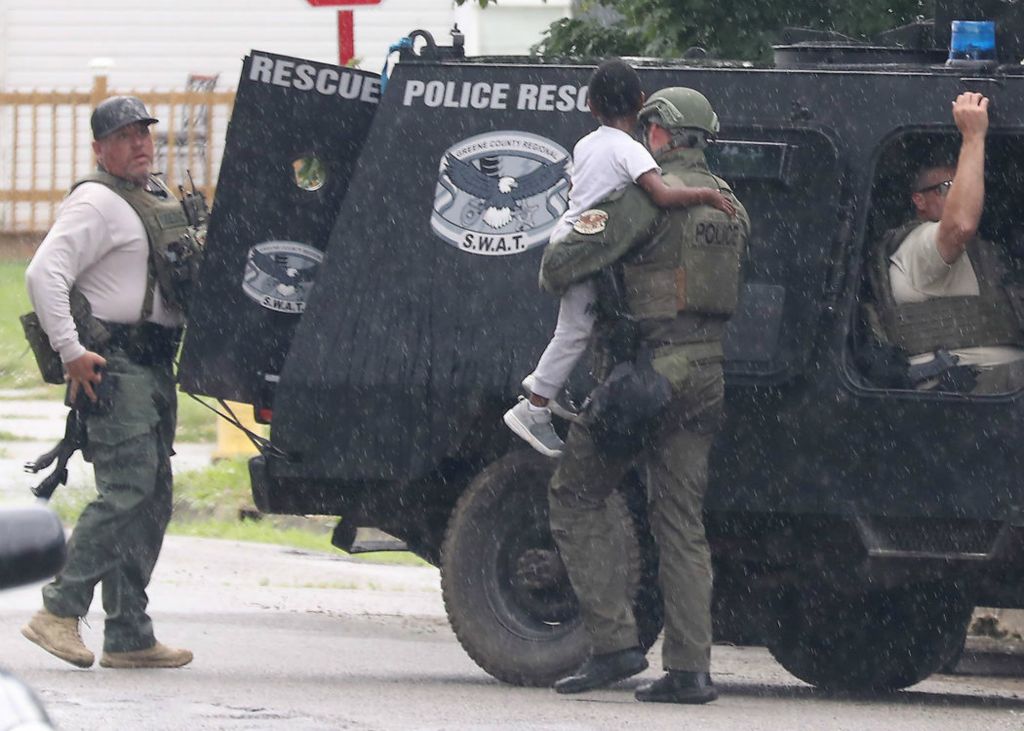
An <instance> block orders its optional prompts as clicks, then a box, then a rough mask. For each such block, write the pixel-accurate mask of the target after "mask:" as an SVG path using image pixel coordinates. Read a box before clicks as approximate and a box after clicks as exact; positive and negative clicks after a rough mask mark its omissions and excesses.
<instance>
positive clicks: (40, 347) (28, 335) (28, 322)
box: [18, 287, 110, 385]
mask: <svg viewBox="0 0 1024 731" xmlns="http://www.w3.org/2000/svg"><path fill="white" fill-rule="evenodd" d="M68 302H69V305H70V308H71V317H72V318H73V319H74V321H75V327H76V328H77V329H78V338H79V340H80V341H81V343H82V345H84V346H85V347H86V348H87V349H89V350H94V351H96V352H100V351H101V350H102V348H103V347H104V346H105V345H106V343H107V341H108V340H109V339H110V334H109V333H108V332H107V330H106V328H104V326H103V323H101V322H100V321H99V320H97V319H96V318H95V317H93V316H92V307H91V306H90V305H89V300H87V299H86V298H85V295H83V294H82V293H81V292H80V291H79V290H78V289H77V288H76V287H72V288H71V291H70V292H68ZM18 319H20V320H21V329H22V330H23V331H24V333H25V339H26V340H28V345H29V347H30V348H31V349H32V355H34V356H35V358H36V365H37V366H39V375H41V376H42V377H43V380H44V381H46V382H47V383H52V384H55V385H59V384H62V383H64V364H63V363H62V362H61V359H60V355H59V354H58V353H57V351H55V350H54V349H53V348H52V347H51V346H50V338H49V336H48V335H47V334H46V331H45V330H43V326H42V325H41V324H40V322H39V316H38V315H37V314H36V313H35V312H29V313H27V314H24V315H22V316H21V317H20V318H18Z"/></svg>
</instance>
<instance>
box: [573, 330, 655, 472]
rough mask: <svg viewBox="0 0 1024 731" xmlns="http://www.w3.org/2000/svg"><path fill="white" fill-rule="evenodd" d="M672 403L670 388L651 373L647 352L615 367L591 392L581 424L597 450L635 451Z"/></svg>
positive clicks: (649, 358)
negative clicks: (588, 433)
mask: <svg viewBox="0 0 1024 731" xmlns="http://www.w3.org/2000/svg"><path fill="white" fill-rule="evenodd" d="M671 400H672V384H671V383H670V382H669V380H668V379H667V378H666V377H665V376H663V375H661V374H660V373H658V372H657V371H656V370H654V366H653V365H652V364H651V353H650V351H649V350H646V349H643V350H641V352H640V354H639V355H638V357H636V358H634V359H633V360H630V361H625V362H622V363H619V364H618V365H616V366H615V367H614V368H612V371H611V374H609V376H608V377H607V378H606V379H605V380H604V381H603V382H602V383H601V385H599V386H598V387H597V388H595V389H594V390H593V392H592V393H591V394H590V398H589V399H588V405H587V407H586V409H585V411H584V414H583V423H584V425H585V426H586V427H587V429H588V431H589V432H590V435H591V437H592V438H593V440H594V443H595V444H596V445H597V446H598V448H600V449H602V450H606V451H610V452H614V451H625V452H628V451H635V450H636V449H638V448H639V447H640V446H641V445H642V443H643V441H644V438H645V437H646V436H647V435H648V434H649V432H650V430H651V427H652V426H653V425H654V423H655V420H656V419H657V417H658V416H659V415H660V414H661V412H662V411H664V409H665V407H666V406H667V405H668V404H669V402H671Z"/></svg>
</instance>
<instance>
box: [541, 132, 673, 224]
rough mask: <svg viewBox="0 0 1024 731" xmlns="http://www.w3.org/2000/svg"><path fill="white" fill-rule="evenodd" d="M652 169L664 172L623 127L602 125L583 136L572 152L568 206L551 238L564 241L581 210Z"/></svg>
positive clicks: (592, 205)
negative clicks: (621, 128) (616, 127)
mask: <svg viewBox="0 0 1024 731" xmlns="http://www.w3.org/2000/svg"><path fill="white" fill-rule="evenodd" d="M651 170H657V171H659V172H660V171H661V168H660V167H658V163H656V162H655V161H654V158H653V157H652V156H651V153H650V152H648V151H647V148H646V147H644V146H643V145H642V144H640V143H639V142H637V141H636V140H635V139H633V137H631V136H630V135H628V134H626V133H625V132H623V131H622V130H620V129H615V128H614V127H608V126H605V125H601V126H600V127H598V128H597V129H595V130H594V131H593V132H591V133H590V134H588V135H586V136H584V137H582V138H580V141H579V142H577V143H576V147H574V148H573V151H572V187H571V188H570V189H569V207H568V208H566V209H565V213H563V214H562V217H561V218H559V219H558V223H556V224H555V227H554V229H553V230H552V232H551V240H552V241H561V240H562V239H563V238H565V237H566V236H568V235H569V231H571V230H572V225H573V224H574V223H576V221H578V220H579V217H580V214H581V213H583V212H584V211H586V210H588V209H590V208H593V207H594V206H595V205H596V204H598V203H600V202H601V201H603V200H604V199H605V198H607V197H608V196H610V195H611V194H612V193H615V192H616V191H619V190H622V189H623V188H625V187H626V186H627V185H629V184H631V183H634V182H636V179H637V178H639V177H640V176H641V175H643V174H644V173H646V172H649V171H651Z"/></svg>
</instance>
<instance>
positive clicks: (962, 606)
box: [768, 582, 972, 691]
mask: <svg viewBox="0 0 1024 731" xmlns="http://www.w3.org/2000/svg"><path fill="white" fill-rule="evenodd" d="M782 606H783V607H784V609H783V611H782V612H781V613H780V616H779V630H780V631H779V632H778V634H777V635H776V636H775V637H773V638H772V639H771V640H770V642H769V646H768V649H769V650H770V651H771V653H772V655H773V656H774V657H775V659H776V660H778V661H779V663H780V664H781V665H782V666H783V667H784V668H786V670H788V671H789V672H791V673H792V674H793V675H795V676H796V677H798V678H800V679H801V680H804V681H806V682H808V683H810V684H811V685H815V686H818V687H820V688H828V689H833V690H853V691H862V690H896V689H899V688H906V687H907V686H910V685H913V684H914V683H917V682H920V681H921V680H924V679H925V678H927V677H928V676H929V675H931V674H932V673H934V672H935V671H937V670H938V669H939V668H940V667H942V665H943V664H944V663H946V662H948V661H949V659H950V658H951V657H952V656H953V655H954V654H955V653H956V651H957V649H958V647H959V646H960V644H961V642H962V640H963V636H964V631H965V628H966V625H967V622H968V621H969V619H970V616H971V611H972V604H971V602H970V601H969V600H968V599H967V597H966V595H965V593H964V592H963V591H962V589H961V588H960V587H958V586H957V585H955V584H951V583H942V582H938V583H931V584H922V585H912V586H905V587H899V588H895V589H887V590H880V591H863V592H860V593H854V594H850V593H843V592H839V591H836V590H835V589H827V588H822V587H819V588H817V589H808V588H806V587H804V588H802V589H798V590H792V591H791V592H790V593H789V596H788V597H787V598H785V599H783V600H782Z"/></svg>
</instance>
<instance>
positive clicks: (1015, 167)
mask: <svg viewBox="0 0 1024 731" xmlns="http://www.w3.org/2000/svg"><path fill="white" fill-rule="evenodd" d="M958 150H959V135H957V134H956V133H955V131H952V130H951V131H949V132H942V133H937V132H934V131H927V132H923V131H910V132H906V133H904V134H902V135H900V136H898V137H897V138H895V139H893V140H891V141H890V142H889V143H888V144H887V145H885V146H884V147H883V148H882V150H881V152H880V154H879V156H878V160H877V162H876V165H875V177H874V181H873V184H872V197H871V210H870V213H869V219H868V226H867V234H866V236H865V242H864V258H863V263H864V266H863V269H862V281H861V285H860V286H861V297H860V301H859V304H858V307H857V311H856V312H855V313H854V317H855V322H854V325H853V327H852V329H851V332H852V336H851V343H850V345H851V347H850V350H851V352H852V354H853V363H854V370H855V371H856V375H857V377H858V378H860V379H861V380H862V385H864V386H866V387H869V388H883V389H896V390H907V391H911V390H912V391H928V392H931V393H933V394H944V393H948V394H953V395H955V396H956V397H962V396H963V395H965V394H968V395H991V394H998V393H1008V392H1015V391H1018V390H1020V388H1021V387H1022V386H1024V337H1022V336H1021V324H1022V323H1024V308H1022V307H1021V303H1022V302H1024V297H1022V293H1024V286H1022V285H1024V276H1022V275H1024V272H1022V266H1021V265H1022V261H1024V257H1022V253H1024V247H1022V241H1024V236H1022V234H1024V215H1022V211H1021V207H1020V205H1019V199H1020V195H1021V193H1022V192H1024V188H1022V187H1021V186H1022V185H1024V174H1022V173H1021V171H1020V165H1019V164H1018V163H1019V161H1020V160H1021V159H1022V158H1024V136H1022V135H1019V134H1018V135H1014V134H998V133H997V134H992V135H990V137H989V140H988V143H987V155H986V171H985V196H986V199H985V208H984V211H983V213H982V218H981V222H980V226H979V235H978V237H977V239H976V241H974V242H972V243H971V244H969V246H968V250H967V252H966V253H965V254H964V255H963V257H962V258H961V259H959V260H958V261H957V262H956V263H954V264H953V265H952V267H951V269H950V270H949V275H948V276H947V277H945V278H944V280H943V282H939V283H936V284H934V285H932V286H931V287H930V288H929V292H934V291H941V292H942V293H943V294H942V295H941V296H930V297H921V298H920V299H921V300H922V301H919V302H910V303H908V302H907V301H906V300H905V297H906V295H905V294H904V293H905V292H908V291H913V292H916V291H918V288H917V285H916V284H915V281H916V280H915V281H912V280H911V279H910V278H909V275H903V274H899V275H898V279H895V280H894V279H893V278H892V276H891V272H890V267H891V257H892V255H894V254H895V252H897V251H899V250H900V249H901V247H902V246H903V244H904V243H905V242H910V243H909V244H908V246H911V247H912V246H913V243H914V242H920V245H922V246H923V245H926V244H925V242H924V240H923V238H922V236H923V233H924V231H925V229H919V230H917V231H916V232H915V231H914V225H915V223H916V222H917V221H921V223H924V221H925V220H924V219H920V218H919V216H918V215H917V211H916V209H915V207H914V205H913V203H912V199H911V193H912V189H913V188H914V185H915V184H916V181H917V175H918V171H919V170H920V169H921V168H922V167H932V166H940V165H941V166H947V165H948V166H950V167H954V166H955V163H956V160H957V154H958ZM938 185H939V186H942V185H943V181H939V183H938ZM926 195H929V196H943V195H945V189H944V188H942V189H940V188H936V187H935V186H932V187H931V189H930V190H928V191H927V192H926ZM902 251H903V252H904V254H903V256H909V253H908V252H909V249H907V248H904V249H902ZM973 280H976V281H977V289H976V290H973V289H972V290H971V291H970V292H966V291H965V290H963V288H962V286H961V285H960V284H957V282H963V281H973Z"/></svg>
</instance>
